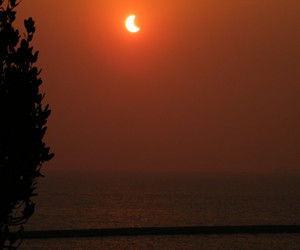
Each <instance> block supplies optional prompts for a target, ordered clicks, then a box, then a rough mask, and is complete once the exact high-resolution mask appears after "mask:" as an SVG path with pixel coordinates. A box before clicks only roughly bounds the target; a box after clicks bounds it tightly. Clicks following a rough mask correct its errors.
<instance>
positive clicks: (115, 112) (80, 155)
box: [18, 0, 300, 172]
mask: <svg viewBox="0 0 300 250" xmlns="http://www.w3.org/2000/svg"><path fill="white" fill-rule="evenodd" d="M18 11H19V13H18V14H19V21H20V20H21V18H24V17H28V16H32V17H33V18H34V20H35V21H36V24H37V29H38V30H37V33H36V36H35V48H37V49H39V50H40V60H39V65H40V66H41V67H42V69H43V74H42V76H43V80H44V91H45V92H46V94H47V101H48V102H49V103H50V105H51V108H52V111H53V112H52V116H51V118H50V119H49V123H48V125H49V130H48V135H47V142H48V144H50V145H51V146H52V147H53V149H54V152H55V153H56V157H55V159H54V160H53V161H52V162H51V163H50V164H49V165H50V166H51V168H53V169H79V168H80V169H93V170H94V169H99V170H102V169H113V170H115V169H122V170H127V169H140V170H145V169H149V170H163V171H168V170H180V171H183V170H199V171H217V172H222V171H238V172H240V171H263V172H273V171H294V170H297V169H298V170H299V166H300V86H299V84H300V77H299V68H300V63H299V60H300V59H299V58H300V48H299V44H300V30H299V27H300V18H299V13H300V1H299V0H181V1H178V0H177V1H174V0H172V1H171V0H165V1H164V0H148V1H145V0H139V1H137V0H136V1H126V0H119V1H116V0H106V1H100V0H89V1H86V0H72V1H68V0H64V1H63V0H24V1H23V2H22V3H21V5H20V7H19V8H18ZM132 13H134V14H136V15H137V19H136V22H137V25H138V26H139V27H140V28H141V31H140V32H138V33H136V34H130V33H129V32H128V31H126V29H125V27H124V21H125V18H126V17H127V16H128V15H129V14H132ZM50 166H49V167H50Z"/></svg>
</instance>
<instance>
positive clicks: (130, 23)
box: [125, 15, 140, 33]
mask: <svg viewBox="0 0 300 250" xmlns="http://www.w3.org/2000/svg"><path fill="white" fill-rule="evenodd" d="M134 19H135V15H130V16H129V17H127V18H126V21H125V26H126V28H127V30H128V31H129V32H132V33H136V32H138V31H139V30H140V28H139V27H137V26H136V25H135V23H134Z"/></svg>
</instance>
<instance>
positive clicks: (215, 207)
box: [20, 171, 300, 249]
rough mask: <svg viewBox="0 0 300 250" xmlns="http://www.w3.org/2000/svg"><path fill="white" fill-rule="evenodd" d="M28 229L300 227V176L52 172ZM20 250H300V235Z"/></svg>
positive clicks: (113, 240)
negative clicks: (227, 226)
mask: <svg viewBox="0 0 300 250" xmlns="http://www.w3.org/2000/svg"><path fill="white" fill-rule="evenodd" d="M37 192H38V196H37V197H36V198H35V202H36V211H35V213H34V215H33V216H32V218H31V219H30V221H29V222H28V223H27V224H26V226H25V230H56V229H93V228H118V227H148V226H149V227H151V226H159V227H163V226H202V225H206V226H218V225H220V226H221V225H273V224H283V225H295V224H300V175H299V174H289V175H288V174H271V175H270V174H253V173H252V174H249V173H244V174H233V173H223V174H214V173H198V172H186V173H185V172H138V171H132V172H118V171H115V172H109V171H106V172H96V171H51V172H46V173H45V177H44V178H41V179H40V180H39V182H38V189H37ZM20 249H300V235H299V234H257V235H252V234H249V235H247V234H240V235H238V234H237V235H207V236H203V235H191V236H186V235H182V236H180V235H176V236H163V235H162V236H130V237H127V236H126V237H116V236H115V237H104V238H72V239H45V240H36V239H30V240H24V242H23V244H22V245H21V247H20Z"/></svg>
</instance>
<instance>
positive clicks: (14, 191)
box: [0, 0, 53, 249]
mask: <svg viewBox="0 0 300 250" xmlns="http://www.w3.org/2000/svg"><path fill="white" fill-rule="evenodd" d="M17 5H18V3H17V2H16V0H6V1H4V0H0V6H1V7H0V61H1V63H0V84H1V85H0V100H1V101H0V102H1V103H0V105H1V106H0V110H1V120H0V121H1V127H0V133H1V134H0V136H1V138H0V249H3V248H7V249H14V248H15V247H16V246H17V245H18V244H19V238H20V234H22V230H23V224H24V223H26V222H27V220H28V219H29V218H30V217H31V216H32V214H33V212H34V206H35V204H34V202H33V201H32V197H33V196H35V195H36V193H35V189H36V181H37V178H38V177H40V176H42V175H41V173H40V168H41V166H42V164H43V162H46V161H49V160H50V159H51V158H52V157H53V154H51V153H49V147H46V145H45V143H44V141H43V138H44V135H45V132H46V129H47V127H46V122H47V118H48V116H49V115H50V110H49V106H48V105H44V104H42V101H43V98H44V95H43V94H41V93H40V90H39V87H40V85H41V84H42V80H41V78H40V76H39V75H40V70H39V69H38V68H37V67H36V66H35V63H36V61H37V59H38V52H37V51H36V52H34V51H33V47H32V46H31V42H32V39H33V35H34V33H35V26H34V21H33V20H32V18H29V19H27V20H25V21H24V25H25V30H26V32H25V33H24V34H23V35H20V32H19V31H18V29H16V28H15V27H14V23H15V19H16V12H15V9H16V7H17ZM8 90H9V93H10V96H9V97H8ZM12 231H14V232H16V231H17V232H18V233H17V234H10V232H12Z"/></svg>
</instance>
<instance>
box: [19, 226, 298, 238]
mask: <svg viewBox="0 0 300 250" xmlns="http://www.w3.org/2000/svg"><path fill="white" fill-rule="evenodd" d="M276 233H300V225H251V226H193V227H137V228H110V229H83V230H48V231H28V232H25V233H24V235H23V238H24V239H50V238H75V237H76V238H80V237H106V236H140V235H195V234H203V235H209V234H276Z"/></svg>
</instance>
